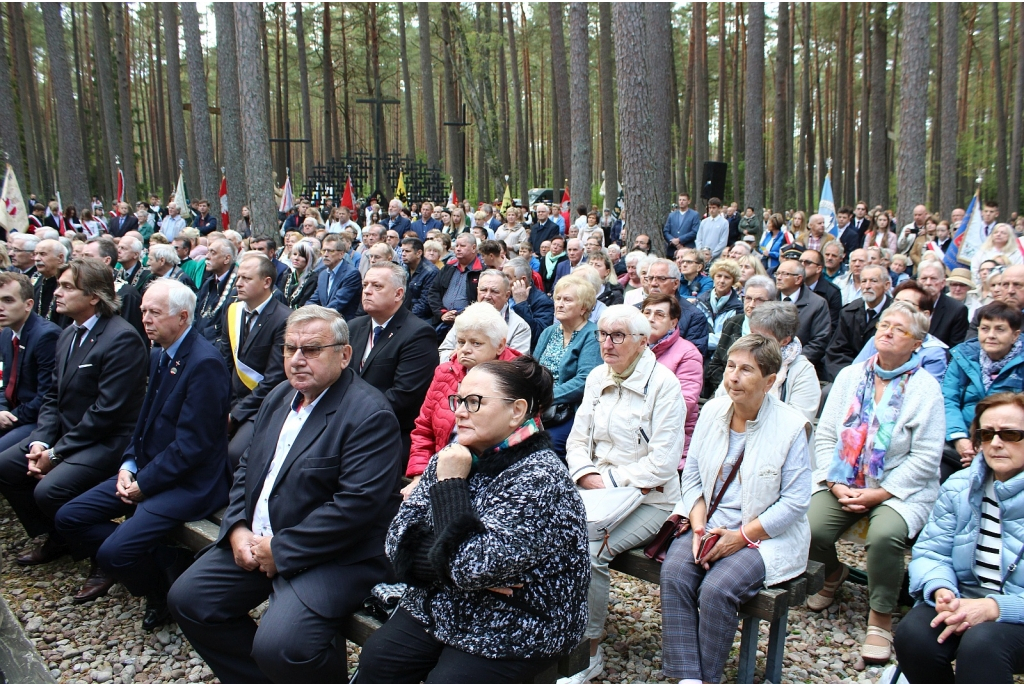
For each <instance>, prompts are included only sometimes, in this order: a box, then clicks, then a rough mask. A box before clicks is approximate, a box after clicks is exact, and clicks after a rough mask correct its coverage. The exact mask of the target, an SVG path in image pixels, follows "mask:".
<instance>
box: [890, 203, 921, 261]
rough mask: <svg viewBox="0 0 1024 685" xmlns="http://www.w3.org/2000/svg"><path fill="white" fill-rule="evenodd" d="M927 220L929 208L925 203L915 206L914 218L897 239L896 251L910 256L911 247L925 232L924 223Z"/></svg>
mask: <svg viewBox="0 0 1024 685" xmlns="http://www.w3.org/2000/svg"><path fill="white" fill-rule="evenodd" d="M927 221H928V208H927V207H925V206H924V205H917V206H916V207H914V220H913V221H911V222H910V223H909V224H907V225H906V226H904V227H903V229H902V230H901V231H900V235H899V238H898V239H897V240H896V251H897V252H899V253H900V254H905V255H908V256H909V255H910V249H911V248H912V247H914V241H915V240H917V237H918V236H919V235H921V234H923V233H924V225H925V222H927Z"/></svg>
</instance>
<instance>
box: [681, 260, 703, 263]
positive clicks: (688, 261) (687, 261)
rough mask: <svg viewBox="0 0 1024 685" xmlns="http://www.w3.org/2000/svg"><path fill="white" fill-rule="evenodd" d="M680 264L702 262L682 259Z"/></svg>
mask: <svg viewBox="0 0 1024 685" xmlns="http://www.w3.org/2000/svg"><path fill="white" fill-rule="evenodd" d="M679 263H680V264H700V262H698V261H697V260H695V259H680V260H679Z"/></svg>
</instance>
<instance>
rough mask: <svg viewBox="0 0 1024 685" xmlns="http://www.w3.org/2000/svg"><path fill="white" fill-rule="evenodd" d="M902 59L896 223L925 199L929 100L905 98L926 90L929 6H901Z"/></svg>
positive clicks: (909, 218) (905, 220)
mask: <svg viewBox="0 0 1024 685" xmlns="http://www.w3.org/2000/svg"><path fill="white" fill-rule="evenodd" d="M902 9H903V31H902V33H903V41H902V42H903V45H902V50H903V56H902V59H901V61H900V91H899V92H900V93H903V94H904V97H901V98H900V136H899V157H898V162H897V165H898V166H897V170H896V205H897V211H898V213H899V214H898V218H899V224H900V225H902V224H905V223H907V222H909V221H910V220H911V219H912V214H913V210H914V206H915V205H917V204H920V203H922V202H923V201H924V197H925V177H924V171H925V167H924V164H923V163H922V161H923V160H924V159H925V143H926V138H925V118H926V116H927V114H928V100H927V98H924V97H907V96H906V95H907V94H909V93H925V92H927V89H928V62H929V60H928V58H929V54H928V53H929V46H928V21H929V15H930V9H931V8H930V5H928V4H926V3H917V2H911V3H907V4H905V5H903V8H902Z"/></svg>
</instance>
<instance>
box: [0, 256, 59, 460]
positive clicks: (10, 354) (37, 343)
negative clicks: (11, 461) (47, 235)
mask: <svg viewBox="0 0 1024 685" xmlns="http://www.w3.org/2000/svg"><path fill="white" fill-rule="evenodd" d="M34 306H35V302H34V300H33V299H32V281H30V280H29V278H28V276H26V275H24V274H21V273H9V272H3V273H0V326H3V331H2V332H0V360H2V362H3V380H2V387H3V392H2V393H0V452H3V451H4V450H6V449H7V448H8V447H13V446H14V445H17V444H18V443H19V442H21V441H22V440H24V439H25V438H27V437H28V436H29V434H30V433H31V432H32V431H33V430H34V429H35V427H36V417H38V416H39V407H41V406H42V405H43V397H45V396H46V393H47V392H48V391H49V390H50V385H51V383H52V382H53V367H54V366H55V364H56V357H55V356H54V355H55V353H56V349H57V338H59V337H60V333H61V328H60V326H58V325H56V324H54V323H50V322H49V321H47V320H46V319H44V318H43V317H41V316H39V315H38V314H36V313H35V312H34V311H32V310H33V307H34Z"/></svg>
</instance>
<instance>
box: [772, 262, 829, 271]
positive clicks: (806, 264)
mask: <svg viewBox="0 0 1024 685" xmlns="http://www.w3.org/2000/svg"><path fill="white" fill-rule="evenodd" d="M800 263H801V264H803V265H804V266H821V264H818V262H812V261H811V260H810V259H801V260H800ZM775 273H779V272H778V271H776V272H775Z"/></svg>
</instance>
